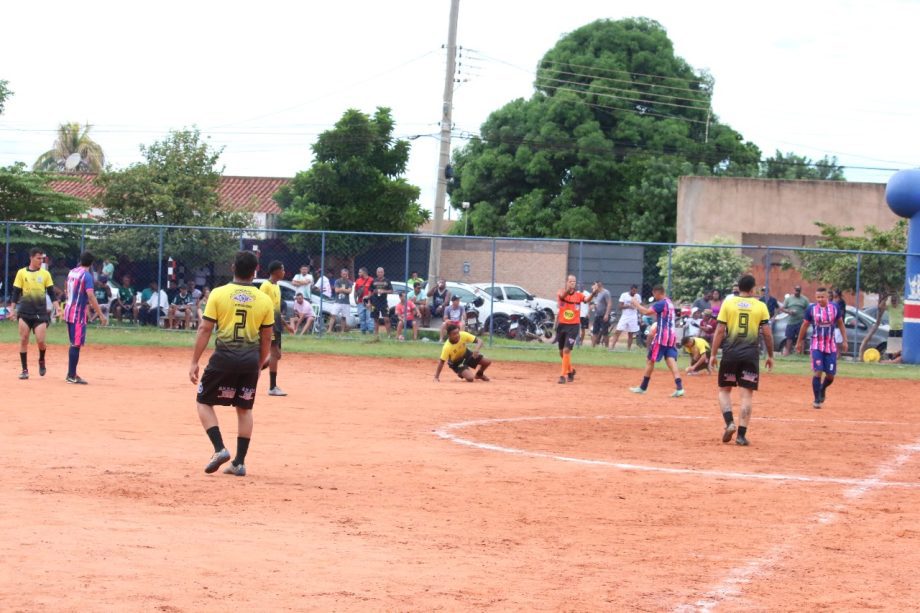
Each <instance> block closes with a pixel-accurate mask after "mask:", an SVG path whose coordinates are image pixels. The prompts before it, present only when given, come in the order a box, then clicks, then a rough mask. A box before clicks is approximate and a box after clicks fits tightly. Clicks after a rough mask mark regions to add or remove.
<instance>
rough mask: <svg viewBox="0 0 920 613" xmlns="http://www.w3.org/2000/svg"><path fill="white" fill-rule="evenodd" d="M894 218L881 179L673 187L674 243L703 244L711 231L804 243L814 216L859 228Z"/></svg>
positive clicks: (703, 180) (712, 181)
mask: <svg viewBox="0 0 920 613" xmlns="http://www.w3.org/2000/svg"><path fill="white" fill-rule="evenodd" d="M897 220H898V217H897V216H895V214H894V213H892V212H891V210H890V209H889V208H888V205H887V204H886V203H885V185H884V184H881V183H849V182H845V181H781V180H776V179H743V178H720V177H681V178H680V182H679V184H678V188H677V242H679V243H708V242H712V240H713V239H714V238H715V237H717V236H724V237H727V238H730V239H732V240H734V241H735V242H738V243H741V242H743V239H744V235H745V234H748V235H783V236H784V239H783V242H782V243H780V244H783V245H791V244H793V243H795V242H797V241H789V239H790V238H792V237H801V243H800V245H805V244H809V243H810V242H811V241H809V240H808V239H807V238H806V237H815V236H818V235H819V234H820V232H819V230H818V227H817V226H815V225H814V222H815V221H822V222H827V223H831V224H834V225H837V226H852V227H853V228H855V229H856V231H857V232H862V231H863V230H864V229H865V227H866V226H867V225H872V226H876V227H879V228H886V229H887V228H890V227H892V226H894V224H895V223H896V222H897ZM764 238H768V237H764ZM787 241H789V242H787ZM761 244H768V243H761ZM812 244H813V243H812Z"/></svg>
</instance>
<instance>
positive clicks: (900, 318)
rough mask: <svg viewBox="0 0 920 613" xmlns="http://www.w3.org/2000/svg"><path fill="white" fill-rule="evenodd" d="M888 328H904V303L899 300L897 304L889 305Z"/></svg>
mask: <svg viewBox="0 0 920 613" xmlns="http://www.w3.org/2000/svg"><path fill="white" fill-rule="evenodd" d="M888 329H889V330H903V329H904V303H903V302H899V303H898V305H897V306H890V307H888Z"/></svg>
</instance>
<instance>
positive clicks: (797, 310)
mask: <svg viewBox="0 0 920 613" xmlns="http://www.w3.org/2000/svg"><path fill="white" fill-rule="evenodd" d="M783 308H784V309H787V310H789V311H791V313H789V322H788V324H787V325H790V326H794V325H796V324H800V323H802V322H803V321H804V320H805V310H806V309H807V308H808V298H806V297H805V296H799V297H798V298H796V296H795V294H793V295H791V296H789V297H788V298H786V301H785V302H783Z"/></svg>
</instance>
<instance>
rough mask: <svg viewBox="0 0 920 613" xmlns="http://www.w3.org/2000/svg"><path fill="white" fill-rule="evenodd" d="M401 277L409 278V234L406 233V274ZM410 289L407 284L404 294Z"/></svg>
mask: <svg viewBox="0 0 920 613" xmlns="http://www.w3.org/2000/svg"><path fill="white" fill-rule="evenodd" d="M403 278H404V279H407V280H408V279H409V235H408V234H406V276H405V277H403ZM410 291H412V288H411V287H408V286H407V287H406V294H408V293H409V292H410Z"/></svg>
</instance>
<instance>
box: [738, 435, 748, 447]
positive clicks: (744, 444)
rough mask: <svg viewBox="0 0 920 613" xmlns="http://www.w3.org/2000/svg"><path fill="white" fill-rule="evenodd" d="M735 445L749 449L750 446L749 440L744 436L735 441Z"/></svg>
mask: <svg viewBox="0 0 920 613" xmlns="http://www.w3.org/2000/svg"><path fill="white" fill-rule="evenodd" d="M735 444H736V445H741V446H742V447H747V446H748V440H747V439H746V438H745V437H743V436H739V437H738V438H736V439H735Z"/></svg>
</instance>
